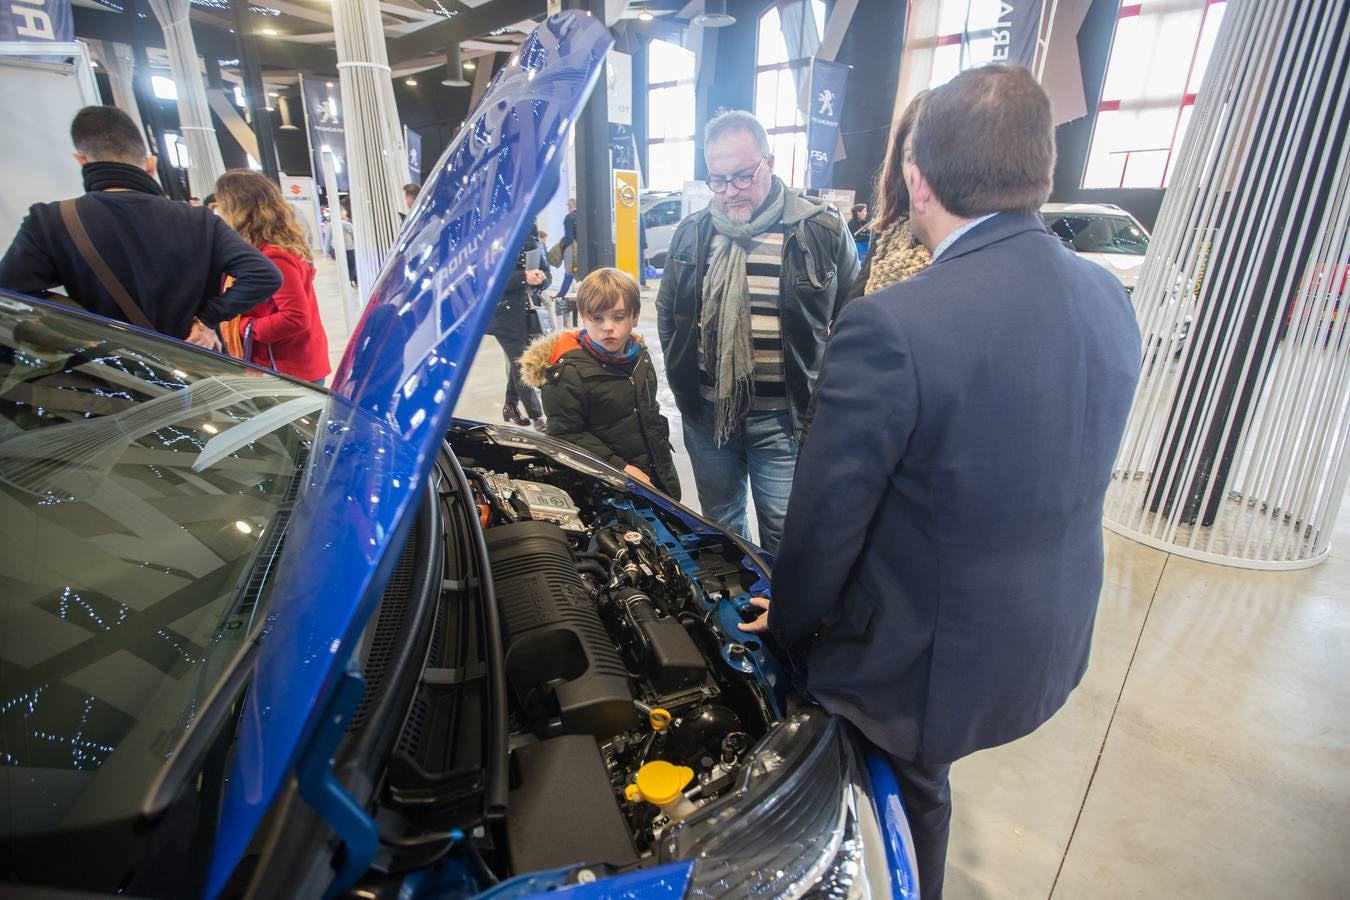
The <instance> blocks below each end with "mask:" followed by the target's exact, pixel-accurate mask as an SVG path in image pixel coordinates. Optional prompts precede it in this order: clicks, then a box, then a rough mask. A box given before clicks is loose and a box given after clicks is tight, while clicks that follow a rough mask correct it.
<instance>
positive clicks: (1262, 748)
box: [319, 263, 1350, 900]
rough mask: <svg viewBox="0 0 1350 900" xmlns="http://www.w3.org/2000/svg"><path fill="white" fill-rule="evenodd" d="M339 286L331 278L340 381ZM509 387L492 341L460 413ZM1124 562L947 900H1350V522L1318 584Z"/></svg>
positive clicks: (495, 411) (998, 786)
mask: <svg viewBox="0 0 1350 900" xmlns="http://www.w3.org/2000/svg"><path fill="white" fill-rule="evenodd" d="M334 278H335V267H333V266H332V264H331V263H327V264H323V263H321V266H320V279H319V290H320V296H321V298H322V304H321V305H322V306H323V312H324V318H325V321H326V322H327V323H328V326H329V337H330V342H331V345H332V348H333V353H334V360H335V362H336V360H337V358H339V357H340V355H341V351H342V348H343V346H344V345H345V342H346V340H345V339H346V334H345V329H344V327H343V324H342V319H341V314H340V308H339V307H338V306H337V304H336V303H335V302H333V301H332V299H330V298H334V297H335V283H334ZM644 303H645V306H644V310H645V312H646V313H647V315H646V316H645V317H644V318H645V320H646V322H647V325H648V327H647V328H646V329H639V330H646V331H648V332H650V333H654V331H655V329H654V327H653V316H654V312H655V310H654V295H651V296H648V297H646V298H645V299H644ZM652 343H655V341H653V342H652ZM661 368H662V367H661V365H660V363H659V362H658V365H657V369H658V370H660V369H661ZM504 377H505V366H504V360H503V358H502V355H501V352H500V351H499V350H498V348H497V346H496V344H495V342H493V341H491V340H487V341H485V342H484V344H483V347H482V349H481V350H480V351H479V355H478V359H477V360H476V361H475V362H474V365H473V368H472V370H471V372H470V374H469V379H468V384H467V386H466V388H465V391H464V393H463V395H462V397H461V400H460V403H459V405H458V407H457V412H458V413H459V414H460V415H462V416H465V417H467V418H478V419H484V420H488V421H499V416H500V411H501V397H502V394H501V392H502V388H503V385H504ZM664 405H665V406H666V408H667V410H668V411H673V404H670V403H666V404H664ZM672 425H673V426H674V427H673V428H672V432H673V433H674V434H675V435H677V439H676V441H675V444H676V448H677V464H678V465H679V467H680V469H681V478H682V480H683V482H684V486H685V492H686V502H688V503H689V504H690V505H692V506H696V505H697V498H696V496H695V494H694V490H693V479H692V475H691V473H690V470H689V466H688V457H687V456H686V455H685V454H684V453H683V448H682V447H680V440H679V439H678V435H679V433H680V431H679V426H678V421H674V422H672ZM752 518H753V517H752ZM1106 550H1107V557H1106V582H1105V586H1104V588H1103V590H1102V596H1101V601H1100V606H1099V610H1098V615H1097V628H1096V634H1095V636H1094V643H1093V654H1092V663H1091V665H1090V667H1089V669H1088V672H1087V675H1086V677H1085V678H1084V681H1083V684H1082V685H1081V686H1080V687H1079V689H1078V690H1077V691H1076V692H1075V693H1074V694H1073V696H1072V697H1071V698H1070V700H1069V702H1068V704H1067V705H1066V706H1065V707H1064V709H1063V710H1061V711H1060V713H1059V714H1058V715H1057V716H1055V718H1053V719H1052V720H1051V721H1050V722H1049V723H1047V724H1046V725H1045V726H1044V727H1042V728H1041V729H1040V730H1039V731H1037V732H1036V733H1035V734H1032V735H1030V736H1028V737H1026V738H1024V739H1022V740H1020V741H1016V742H1014V743H1012V744H1008V745H1006V746H1003V747H999V748H996V749H994V750H989V751H985V752H983V753H979V754H976V755H974V756H972V757H969V758H968V759H965V760H962V761H961V762H959V763H957V765H956V766H955V767H954V769H953V774H952V784H953V794H954V815H953V822H952V840H951V848H950V855H949V859H948V868H947V890H946V896H947V898H949V900H986V898H988V900H993V898H1036V900H1043V898H1054V900H1078V898H1113V900H1114V898H1135V897H1138V898H1163V897H1165V898H1172V897H1185V898H1197V900H1199V898H1233V897H1288V898H1327V900H1345V898H1350V504H1345V505H1344V506H1343V508H1342V512H1341V516H1340V519H1339V521H1338V523H1337V529H1336V534H1335V537H1334V538H1333V543H1332V556H1331V558H1330V559H1328V560H1327V561H1326V562H1324V563H1322V564H1321V565H1320V566H1318V567H1316V568H1314V569H1310V570H1304V571H1300V572H1283V573H1264V572H1250V571H1243V570H1238V569H1230V568H1224V567H1220V566H1214V565H1208V564H1204V563H1197V562H1192V561H1190V560H1186V559H1183V558H1181V557H1176V556H1170V555H1168V554H1166V553H1163V552H1160V551H1157V550H1153V549H1150V548H1147V547H1144V546H1142V545H1139V544H1135V543H1133V542H1131V541H1128V540H1126V539H1123V538H1120V537H1118V536H1116V535H1114V534H1110V533H1107V534H1106Z"/></svg>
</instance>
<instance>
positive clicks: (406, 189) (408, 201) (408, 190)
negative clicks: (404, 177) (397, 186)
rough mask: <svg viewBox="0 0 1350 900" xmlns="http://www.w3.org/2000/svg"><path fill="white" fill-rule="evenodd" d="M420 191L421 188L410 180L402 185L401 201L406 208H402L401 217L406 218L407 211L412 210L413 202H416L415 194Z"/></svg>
mask: <svg viewBox="0 0 1350 900" xmlns="http://www.w3.org/2000/svg"><path fill="white" fill-rule="evenodd" d="M420 193H422V189H421V188H420V187H418V186H417V185H415V184H413V183H412V182H411V181H410V182H408V183H407V184H405V185H404V186H403V202H404V204H405V205H406V208H405V209H404V210H403V217H404V218H407V215H408V213H410V212H412V208H413V204H415V203H416V202H417V195H418V194H420Z"/></svg>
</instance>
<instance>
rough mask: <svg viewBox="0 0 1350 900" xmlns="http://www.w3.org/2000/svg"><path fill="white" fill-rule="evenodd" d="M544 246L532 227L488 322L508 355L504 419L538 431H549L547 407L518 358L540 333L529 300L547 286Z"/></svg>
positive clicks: (490, 332) (490, 331) (490, 329)
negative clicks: (523, 377)
mask: <svg viewBox="0 0 1350 900" xmlns="http://www.w3.org/2000/svg"><path fill="white" fill-rule="evenodd" d="M543 255H544V253H543V248H542V247H540V244H539V238H538V231H537V229H535V228H531V229H530V234H529V236H528V237H527V238H526V239H525V246H524V247H522V248H521V251H520V256H519V257H517V258H516V267H515V269H514V271H512V272H511V274H510V275H508V276H507V279H506V288H505V290H503V291H502V296H501V299H499V300H498V301H497V308H496V310H494V311H493V313H492V321H491V322H489V323H488V329H487V333H488V334H490V335H492V336H493V337H494V338H496V339H497V343H498V344H499V345H501V348H502V353H503V354H504V355H505V356H506V400H505V402H504V403H503V404H502V419H503V421H506V422H512V423H514V424H516V425H533V426H534V427H535V428H536V429H538V430H539V431H546V430H547V424H546V422H545V420H544V409H543V407H542V406H540V405H539V392H538V391H537V390H535V389H534V388H533V387H531V386H530V385H528V384H525V383H524V382H523V381H522V380H521V377H520V366H519V364H518V361H519V359H520V357H521V354H523V353H524V352H525V348H526V346H528V345H529V343H530V339H531V337H533V336H537V335H538V334H539V330H538V328H537V327H536V326H535V324H534V319H535V314H534V310H533V307H532V304H531V302H530V295H531V294H532V293H535V292H538V291H542V290H543V289H544V288H546V287H548V283H549V272H548V266H547V265H546V264H545V263H544V262H543V259H542V257H543ZM522 402H524V404H525V413H524V415H522V414H521V411H520V405H521V403H522Z"/></svg>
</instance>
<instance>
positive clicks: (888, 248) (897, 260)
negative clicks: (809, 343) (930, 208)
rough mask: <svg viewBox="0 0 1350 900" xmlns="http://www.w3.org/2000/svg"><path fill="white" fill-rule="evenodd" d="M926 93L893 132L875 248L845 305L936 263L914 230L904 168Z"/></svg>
mask: <svg viewBox="0 0 1350 900" xmlns="http://www.w3.org/2000/svg"><path fill="white" fill-rule="evenodd" d="M926 93H927V91H922V92H920V93H919V94H918V96H916V97H915V98H914V99H913V100H911V101H910V103H909V106H907V107H905V111H904V113H903V114H901V116H900V120H899V121H898V122H896V123H895V127H894V128H893V129H892V130H891V144H890V149H889V151H888V152H887V154H886V162H885V163H884V165H883V166H882V168H881V177H880V178H878V179H877V196H876V201H875V203H874V206H875V209H876V212H877V215H876V219H875V220H874V222H873V224H872V245H871V248H870V249H869V250H868V253H867V260H866V261H865V262H864V263H863V267H862V271H861V272H859V273H858V277H857V278H856V279H855V280H854V282H853V288H852V289H851V290H850V291H849V293H848V296H847V297H846V298H844V303H848V302H850V301H852V300H856V299H857V298H859V297H861V296H863V295H864V294H875V293H876V292H877V291H879V290H881V289H882V288H886V287H890V286H891V285H893V284H895V283H896V282H898V281H904V280H905V279H906V278H909V277H911V276H913V275H917V274H918V273H919V272H922V271H923V270H924V269H926V268H928V265H929V263H931V262H932V261H933V257H932V256H931V255H930V254H929V252H928V249H927V248H926V247H924V245H923V244H922V243H920V242H919V239H918V237H916V236H915V234H914V232H913V231H911V230H910V227H909V189H908V188H906V187H905V176H904V174H903V172H902V165H901V164H902V162H903V161H904V151H905V140H906V139H907V138H908V137H909V133H910V132H911V131H912V130H913V129H914V120H915V119H917V118H918V116H919V107H920V106H921V105H922V103H923V98H924V94H926ZM841 308H842V307H841Z"/></svg>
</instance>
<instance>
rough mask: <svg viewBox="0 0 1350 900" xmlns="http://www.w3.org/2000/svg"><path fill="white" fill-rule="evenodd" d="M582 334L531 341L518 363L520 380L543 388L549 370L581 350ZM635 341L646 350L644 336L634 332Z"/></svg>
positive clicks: (552, 335)
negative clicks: (571, 353) (580, 337)
mask: <svg viewBox="0 0 1350 900" xmlns="http://www.w3.org/2000/svg"><path fill="white" fill-rule="evenodd" d="M580 334H581V330H580V329H568V330H566V331H554V332H551V333H549V334H545V335H540V336H539V337H537V338H535V339H534V340H533V341H531V342H530V346H528V347H526V348H525V352H524V353H522V354H520V359H519V360H518V361H517V365H519V366H520V380H521V381H523V382H525V383H526V384H528V385H529V386H530V387H533V388H541V387H543V386H544V383H545V382H546V381H547V380H548V370H549V368H550V367H551V366H553V365H556V364H557V362H558V360H560V359H562V358H563V356H564V355H566V354H567V353H570V352H571V351H573V350H580V349H581V340H580V339H579V338H578V335H580ZM633 340H635V341H637V343H638V346H639V347H642V348H643V349H644V350H645V349H646V347H647V344H646V342H645V341H643V340H642V335H640V334H638V333H637V332H633Z"/></svg>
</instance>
